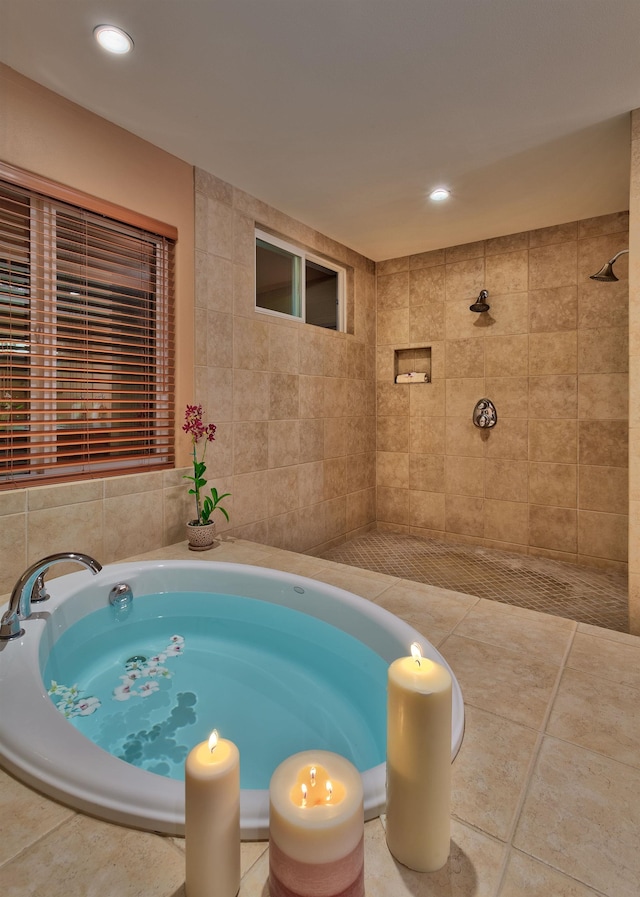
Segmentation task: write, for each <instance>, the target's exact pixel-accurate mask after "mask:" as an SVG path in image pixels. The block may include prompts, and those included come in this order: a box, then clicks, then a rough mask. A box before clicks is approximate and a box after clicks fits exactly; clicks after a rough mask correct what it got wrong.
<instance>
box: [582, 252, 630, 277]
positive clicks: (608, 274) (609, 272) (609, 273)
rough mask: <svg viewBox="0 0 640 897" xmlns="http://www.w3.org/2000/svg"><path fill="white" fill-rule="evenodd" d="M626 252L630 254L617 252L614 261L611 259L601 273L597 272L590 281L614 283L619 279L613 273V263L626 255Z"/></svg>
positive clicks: (601, 269)
mask: <svg viewBox="0 0 640 897" xmlns="http://www.w3.org/2000/svg"><path fill="white" fill-rule="evenodd" d="M626 252H629V250H628V249H621V250H620V252H617V253H616V254H615V255H614V257H613V258H612V259H609V261H608V262H605V263H604V265H603V266H602V268H600V270H599V271H597V272H596V273H595V274H592V275H591V278H590V279H591V280H600V281H602V282H603V283H613V282H614V280H617V279H618V278H617V277H616V275H615V274H614V273H613V263H614V262H615V260H616V259H618V258H620V256H621V255H624V254H625V253H626Z"/></svg>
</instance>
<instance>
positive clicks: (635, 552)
mask: <svg viewBox="0 0 640 897" xmlns="http://www.w3.org/2000/svg"><path fill="white" fill-rule="evenodd" d="M631 128H632V130H631V190H630V204H629V210H630V215H629V243H630V245H631V247H632V254H631V255H630V256H629V261H630V264H629V364H630V378H629V380H630V383H629V624H630V628H631V632H633V633H635V634H637V635H640V253H639V252H638V249H639V248H640V109H636V110H635V111H634V112H633V113H632V116H631Z"/></svg>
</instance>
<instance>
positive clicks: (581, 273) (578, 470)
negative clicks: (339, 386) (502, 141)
mask: <svg viewBox="0 0 640 897" xmlns="http://www.w3.org/2000/svg"><path fill="white" fill-rule="evenodd" d="M627 240H628V216H627V214H626V213H620V214H616V215H609V216H606V217H602V218H595V219H589V220H585V221H580V222H572V223H569V224H562V225H559V226H557V227H550V228H545V229H542V230H536V231H531V232H528V233H521V234H514V235H512V236H508V237H499V238H496V239H491V240H486V241H481V242H478V243H472V244H467V245H463V246H454V247H451V248H448V249H443V250H439V251H435V252H429V253H424V254H422V255H415V256H410V257H405V258H401V259H392V260H389V261H386V262H383V263H379V264H378V265H377V308H378V339H377V342H378V362H377V408H378V425H377V517H378V525H379V526H380V527H383V526H385V527H388V528H392V529H396V530H398V529H400V530H405V531H409V532H415V533H422V534H425V535H435V536H444V537H446V538H450V539H452V540H463V541H465V540H466V541H470V542H473V543H477V544H481V545H485V546H495V547H500V548H504V549H509V550H516V551H520V552H529V553H531V554H537V555H542V556H547V557H551V558H558V559H561V560H567V561H574V562H580V563H586V564H592V565H596V566H603V567H612V568H616V567H620V568H623V567H624V565H625V562H626V559H627V513H628V486H627V428H628V420H627V418H628V328H627V309H628V283H627V280H626V278H627V256H623V257H622V258H621V259H620V260H619V262H618V263H617V265H616V273H617V274H618V276H619V277H620V278H621V280H620V282H619V283H617V284H602V283H596V282H594V281H592V280H590V279H589V275H590V274H592V273H593V272H595V271H596V270H598V269H599V268H600V267H601V265H602V264H603V263H604V262H605V261H606V260H607V259H608V258H610V257H611V256H612V255H613V254H614V253H615V252H617V251H618V250H619V249H622V248H625V247H626V246H627V245H628V243H627ZM481 289H487V290H489V302H490V305H491V309H490V311H489V312H488V313H486V314H483V315H478V314H475V313H473V312H471V311H469V305H470V304H471V302H472V301H473V300H475V299H476V297H477V296H478V293H479V292H480V290H481ZM409 346H431V348H432V363H433V371H432V374H433V380H432V382H431V383H428V384H419V383H418V384H410V385H400V384H395V383H394V382H393V381H394V350H396V349H398V348H402V347H409ZM484 396H487V397H489V398H490V399H492V400H493V402H494V403H495V405H496V407H497V411H498V418H499V420H498V425H497V426H496V427H495V429H492V430H490V431H481V430H479V429H477V428H476V427H474V426H473V424H472V422H471V414H472V410H473V407H474V405H475V403H476V401H477V400H478V399H480V398H482V397H484Z"/></svg>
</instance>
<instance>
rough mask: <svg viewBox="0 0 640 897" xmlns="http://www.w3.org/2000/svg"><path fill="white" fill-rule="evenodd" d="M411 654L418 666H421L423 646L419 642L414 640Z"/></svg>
mask: <svg viewBox="0 0 640 897" xmlns="http://www.w3.org/2000/svg"><path fill="white" fill-rule="evenodd" d="M411 656H412V657H413V659H414V660H415V662H416V663H417V664H418V666H420V661H421V660H422V648H421V647H420V645H419V644H418V643H417V642H413V644H412V645H411Z"/></svg>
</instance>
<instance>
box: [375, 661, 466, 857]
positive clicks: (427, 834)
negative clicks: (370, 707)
mask: <svg viewBox="0 0 640 897" xmlns="http://www.w3.org/2000/svg"><path fill="white" fill-rule="evenodd" d="M411 647H412V651H413V652H414V656H413V657H401V658H400V659H398V660H395V661H394V662H393V663H392V664H391V666H390V667H389V674H388V707H387V711H388V712H387V844H388V846H389V850H390V851H391V853H392V854H393V856H394V857H395V858H396V859H397V860H398V861H399V862H400V863H403V864H404V865H405V866H408V867H409V868H410V869H415V870H416V871H418V872H435V871H436V869H440V868H441V867H442V866H444V864H445V863H446V862H447V858H448V856H449V841H450V835H451V675H450V673H449V671H448V670H447V669H445V667H443V666H441V665H440V664H438V663H435V662H434V661H432V660H429V659H428V658H425V657H422V655H421V652H420V649H419V646H417V645H416V646H415V649H414V646H413V645H412V646H411Z"/></svg>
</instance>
